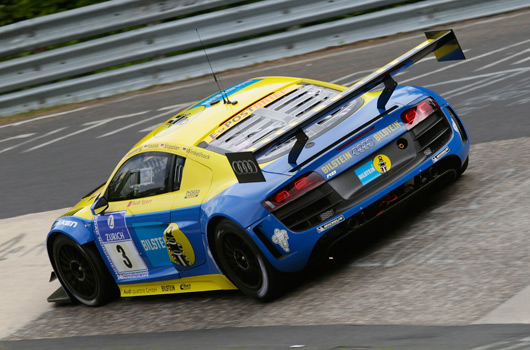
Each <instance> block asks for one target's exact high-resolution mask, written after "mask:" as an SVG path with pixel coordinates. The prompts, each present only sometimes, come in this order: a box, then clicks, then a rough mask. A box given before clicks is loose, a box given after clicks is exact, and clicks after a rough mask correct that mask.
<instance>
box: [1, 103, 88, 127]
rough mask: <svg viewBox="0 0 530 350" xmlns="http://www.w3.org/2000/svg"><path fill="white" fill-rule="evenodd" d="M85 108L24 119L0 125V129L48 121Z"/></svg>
mask: <svg viewBox="0 0 530 350" xmlns="http://www.w3.org/2000/svg"><path fill="white" fill-rule="evenodd" d="M87 108H88V107H81V108H77V109H72V110H71V111H65V112H59V113H54V114H49V115H43V116H42V117H37V118H31V119H24V120H21V121H19V122H16V123H11V124H5V125H0V129H1V128H7V127H8V126H19V125H22V124H26V123H32V122H35V121H37V120H42V119H48V118H53V117H58V116H60V115H65V114H69V113H74V112H79V111H82V110H85V109H87ZM0 119H1V118H0Z"/></svg>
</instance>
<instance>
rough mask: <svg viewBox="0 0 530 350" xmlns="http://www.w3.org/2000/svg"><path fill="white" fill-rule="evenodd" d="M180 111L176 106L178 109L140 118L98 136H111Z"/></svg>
mask: <svg viewBox="0 0 530 350" xmlns="http://www.w3.org/2000/svg"><path fill="white" fill-rule="evenodd" d="M178 111H180V107H179V108H176V109H173V110H169V111H167V112H164V113H161V114H157V115H155V116H153V117H150V118H146V119H143V120H140V121H138V122H136V123H132V124H129V125H127V126H124V127H123V128H119V129H116V130H114V131H111V132H108V133H106V134H103V135H99V136H98V137H97V138H98V139H99V138H102V137H107V136H110V135H114V134H116V133H119V132H121V131H123V130H127V129H130V128H132V127H135V126H137V125H140V124H143V123H147V122H148V121H151V120H153V119H157V118H160V117H163V116H167V115H168V114H170V115H171V114H174V113H176V112H178Z"/></svg>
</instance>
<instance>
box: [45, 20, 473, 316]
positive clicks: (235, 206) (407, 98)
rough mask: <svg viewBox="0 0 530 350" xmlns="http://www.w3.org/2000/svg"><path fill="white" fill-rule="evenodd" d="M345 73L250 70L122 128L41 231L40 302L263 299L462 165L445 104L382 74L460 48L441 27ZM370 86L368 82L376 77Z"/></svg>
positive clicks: (455, 54)
mask: <svg viewBox="0 0 530 350" xmlns="http://www.w3.org/2000/svg"><path fill="white" fill-rule="evenodd" d="M426 36H427V40H426V41H425V42H423V43H421V44H420V45H418V46H417V47H415V48H413V49H412V50H410V51H409V52H407V53H405V54H404V55H402V56H400V57H399V58H397V59H395V60H393V61H392V62H390V63H389V64H387V65H386V66H384V67H382V68H381V69H379V70H377V71H376V72H374V73H373V74H371V75H369V76H367V77H366V78H364V79H362V80H360V81H359V82H357V83H356V84H355V85H353V86H352V87H350V88H346V87H344V86H340V85H336V84H331V83H326V82H321V81H315V80H310V79H302V78H288V77H261V78H254V79H251V80H248V81H244V82H241V83H239V84H237V85H234V86H232V87H230V88H228V89H226V90H221V91H220V92H219V93H217V94H214V95H212V96H210V97H208V98H206V99H204V100H202V101H200V102H198V103H196V104H194V105H192V106H190V107H189V108H187V109H185V110H183V111H182V112H181V113H179V114H178V115H176V116H174V117H172V118H171V119H170V120H168V121H166V122H165V123H163V124H162V125H160V126H159V127H158V128H156V129H155V130H153V131H152V132H151V133H149V134H148V135H147V136H146V137H144V138H143V139H142V140H141V141H140V142H138V143H137V144H136V145H135V146H134V147H133V148H132V149H131V150H130V151H129V152H128V153H127V154H126V155H125V156H124V157H123V159H122V160H121V161H120V162H119V164H118V165H117V167H116V168H115V170H114V171H113V172H112V175H111V176H110V178H109V179H108V180H107V181H106V182H105V183H104V184H103V185H102V186H100V187H99V188H97V189H95V190H94V191H92V192H90V193H89V194H88V195H87V196H86V197H84V198H83V199H82V200H81V201H80V202H79V203H78V204H77V205H75V206H74V207H73V208H72V209H71V210H69V211H68V212H67V213H65V214H64V215H63V216H62V217H60V218H58V219H57V220H56V221H55V223H54V224H53V226H52V228H51V230H50V232H49V234H48V237H47V249H48V254H49V258H50V261H51V265H52V267H53V271H54V272H53V273H52V279H54V278H56V277H57V278H58V279H59V281H60V283H61V288H59V290H58V291H57V292H56V293H54V294H53V295H52V296H50V298H48V300H49V301H64V300H77V301H79V302H81V303H83V304H86V305H91V306H96V305H101V304H103V303H105V302H108V301H110V300H112V299H113V298H116V297H118V296H120V295H121V296H122V297H130V296H139V295H159V294H171V293H187V292H196V291H211V290H230V289H239V290H240V291H242V292H243V293H244V294H247V295H249V296H251V297H254V298H257V299H260V300H270V299H272V298H274V296H276V295H277V293H278V291H279V290H281V288H282V286H283V284H282V283H281V276H282V275H285V274H287V273H291V272H297V271H301V270H303V269H304V268H305V267H306V266H307V265H308V264H309V263H310V262H312V261H314V260H315V259H319V258H320V257H323V256H324V257H325V256H326V253H327V251H328V249H330V247H332V246H333V244H335V243H336V242H338V241H339V240H341V239H342V238H343V237H345V236H346V235H349V234H351V233H352V232H355V230H356V229H358V228H359V227H362V226H363V225H365V224H366V223H367V222H369V221H371V220H372V219H374V218H376V217H377V216H378V215H379V214H381V213H383V212H385V211H386V210H388V209H390V208H392V207H394V206H396V205H398V204H400V203H403V201H404V200H405V199H407V198H409V197H411V196H412V195H414V194H416V193H418V192H419V191H421V190H423V189H425V188H428V187H429V186H430V185H432V184H434V183H436V182H437V181H438V180H441V179H445V180H453V179H456V178H457V177H458V176H459V175H460V174H462V173H463V172H464V170H465V169H466V167H467V164H468V152H469V140H468V136H467V133H466V130H465V128H464V125H463V123H462V121H461V119H460V118H459V117H458V115H457V114H456V112H455V111H454V110H453V108H452V107H451V106H450V105H449V104H448V103H447V101H445V100H444V99H443V98H442V97H440V96H439V95H438V94H436V93H435V92H433V91H431V90H428V89H425V88H421V87H413V86H397V83H396V82H395V81H394V79H393V78H392V77H393V76H395V75H396V74H397V73H399V72H400V71H402V70H403V69H405V68H407V67H409V66H410V65H412V64H414V63H415V62H417V61H418V60H420V59H421V58H422V57H424V56H426V55H428V54H430V53H434V55H435V56H436V58H437V59H438V60H441V61H445V60H455V59H464V55H463V52H462V50H461V49H460V46H459V44H458V42H457V39H456V37H455V35H454V33H453V31H452V30H441V31H432V32H427V33H426ZM379 86H381V87H382V88H381V89H378V87H379Z"/></svg>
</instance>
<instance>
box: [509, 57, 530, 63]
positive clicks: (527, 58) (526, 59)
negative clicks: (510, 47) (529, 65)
mask: <svg viewBox="0 0 530 350" xmlns="http://www.w3.org/2000/svg"><path fill="white" fill-rule="evenodd" d="M529 60H530V56H528V57H526V58H523V59H522V60H520V61H517V62H514V63H512V64H521V63H523V62H526V61H529Z"/></svg>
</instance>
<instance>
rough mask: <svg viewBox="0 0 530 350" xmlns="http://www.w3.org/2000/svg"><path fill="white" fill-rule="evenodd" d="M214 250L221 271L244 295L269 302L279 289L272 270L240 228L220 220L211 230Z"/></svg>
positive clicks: (274, 271)
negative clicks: (213, 231) (212, 231)
mask: <svg viewBox="0 0 530 350" xmlns="http://www.w3.org/2000/svg"><path fill="white" fill-rule="evenodd" d="M214 239H215V242H214V245H215V247H214V248H215V252H216V256H217V258H218V259H217V260H218V262H219V264H220V266H221V269H222V270H223V272H224V273H225V274H226V275H227V276H228V278H229V279H230V280H231V281H232V283H234V284H235V285H236V287H237V288H239V290H241V291H242V292H243V293H244V294H246V295H248V296H250V297H253V298H255V299H258V300H261V301H269V300H271V299H273V298H274V297H276V296H277V293H278V291H279V283H278V277H279V272H278V271H276V270H275V269H274V268H273V267H272V266H271V265H270V263H269V262H268V261H267V260H266V259H265V257H264V256H263V254H262V253H261V252H260V250H259V248H258V247H257V246H256V244H255V243H254V242H253V241H252V239H251V238H250V237H249V236H248V235H247V233H246V232H245V231H243V229H241V228H240V227H239V226H237V225H236V224H234V223H233V222H231V221H228V220H223V221H221V222H220V223H219V224H218V225H217V227H216V229H215V236H214Z"/></svg>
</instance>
